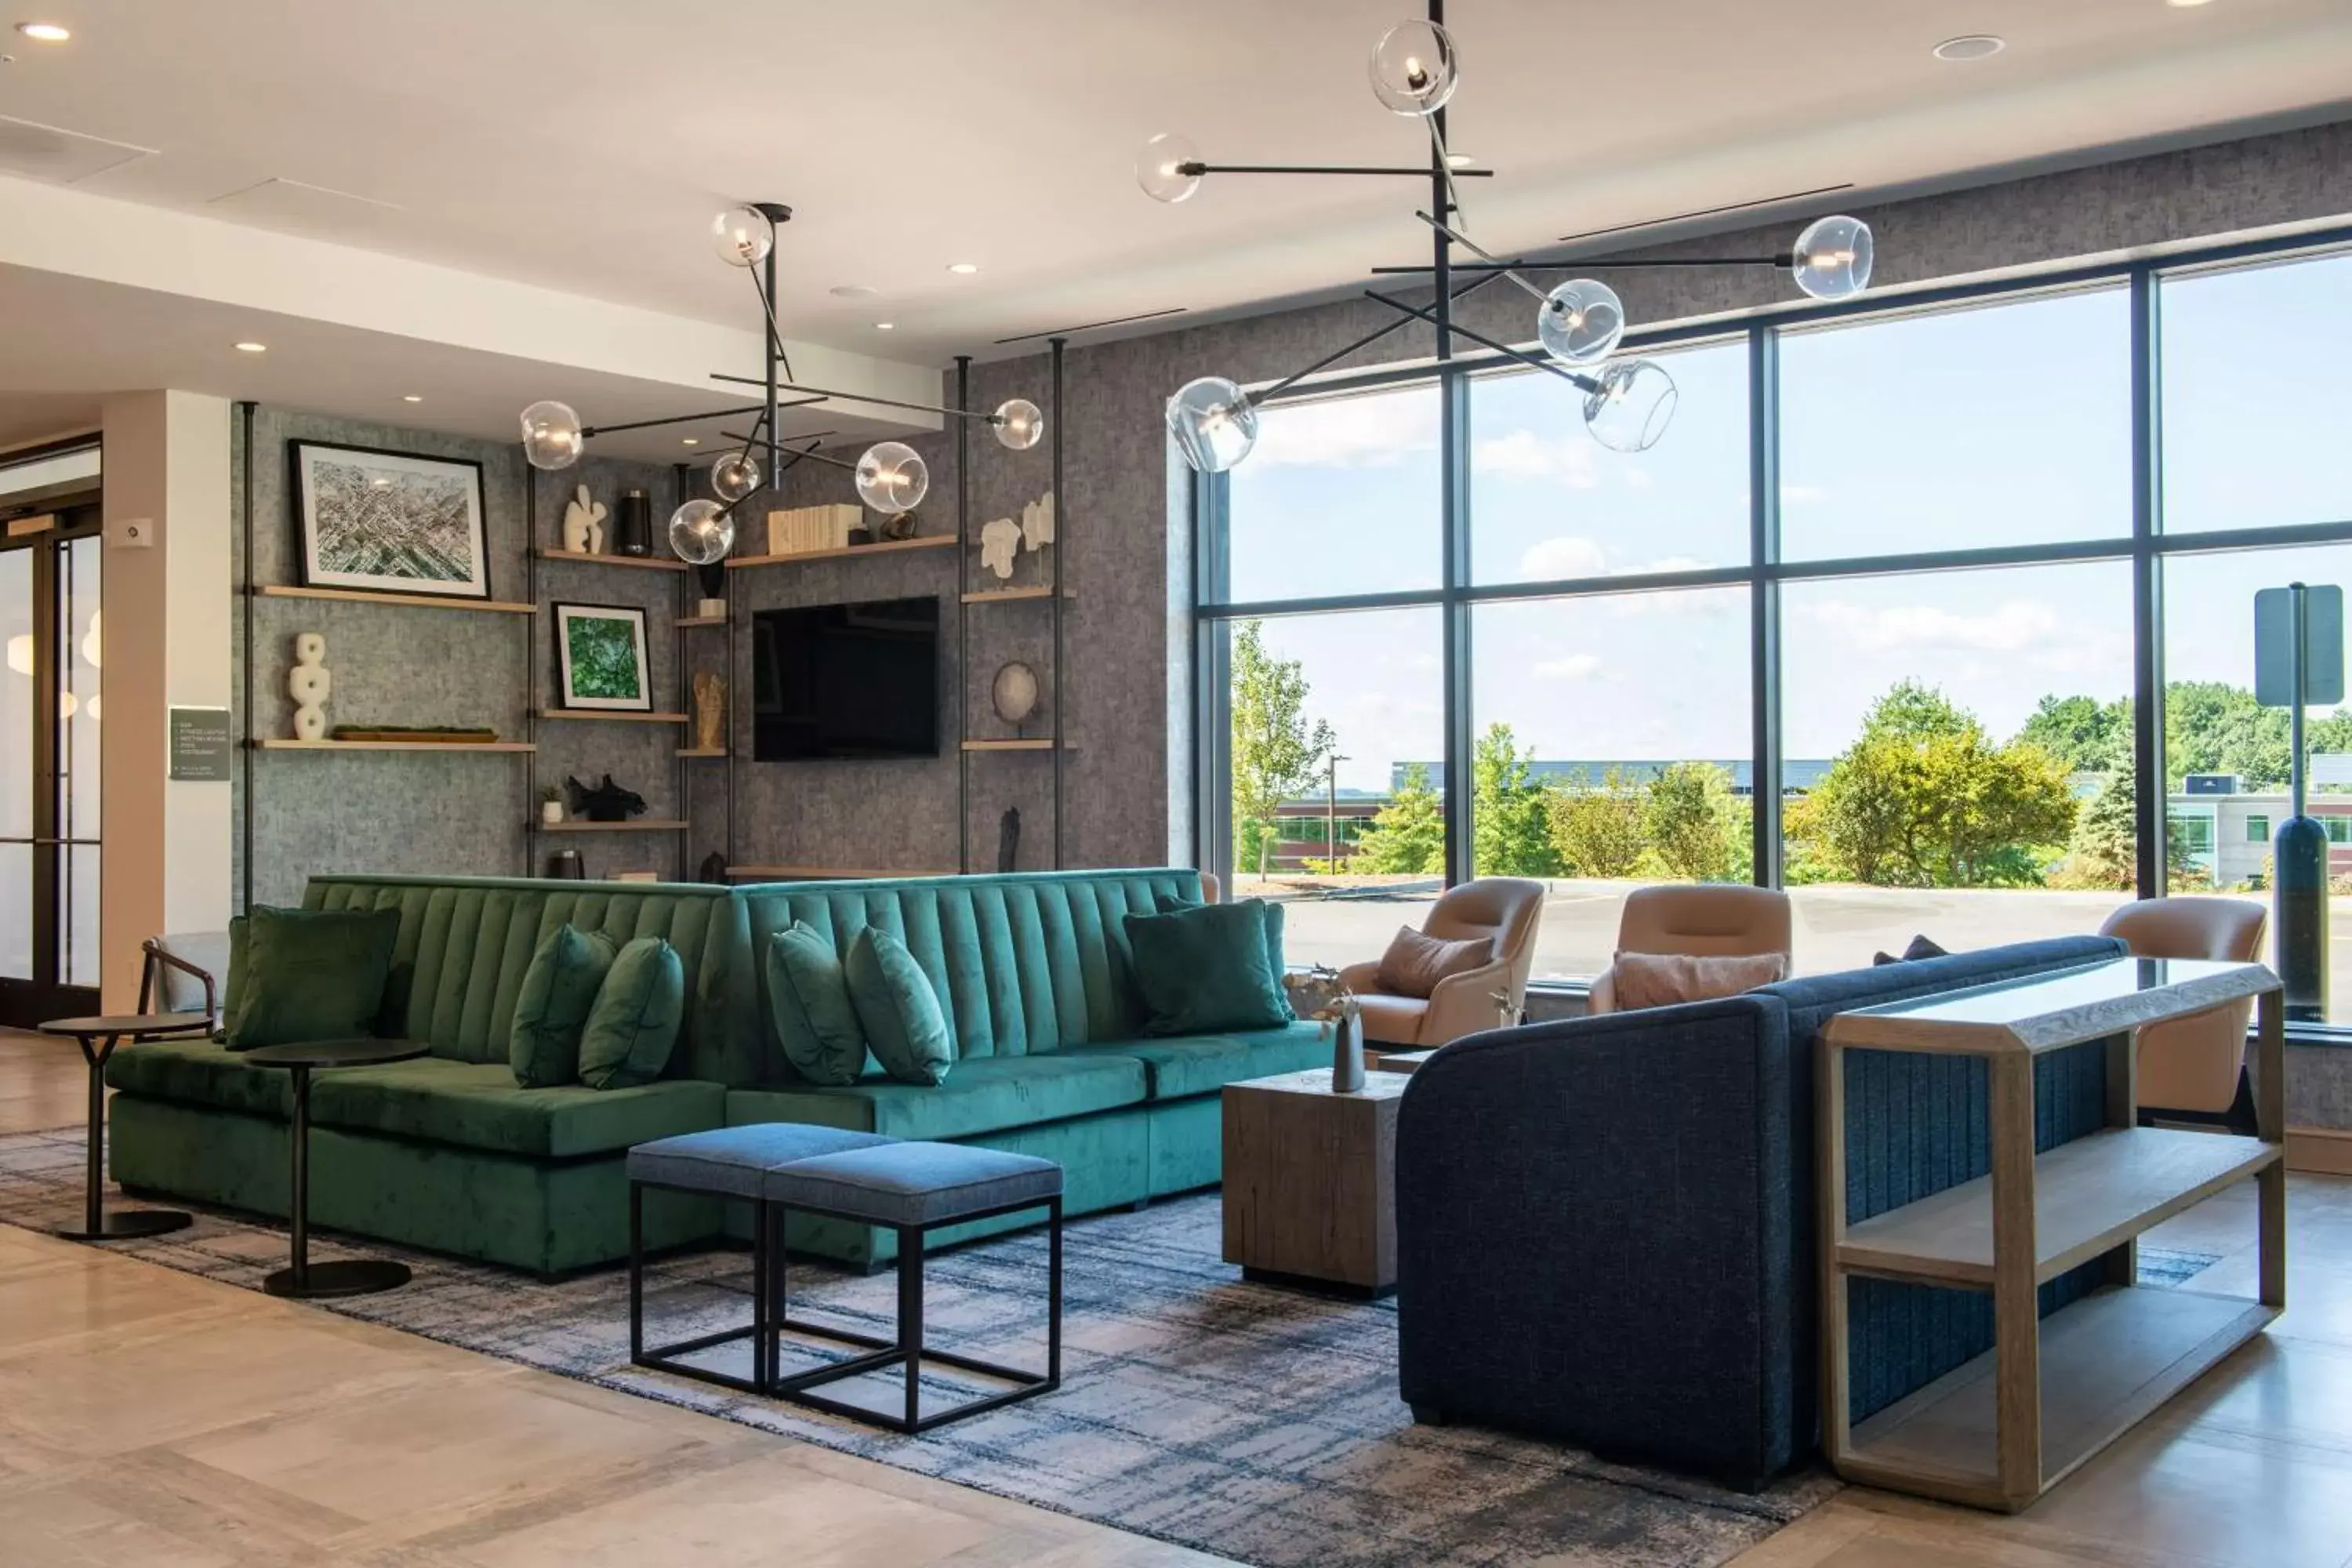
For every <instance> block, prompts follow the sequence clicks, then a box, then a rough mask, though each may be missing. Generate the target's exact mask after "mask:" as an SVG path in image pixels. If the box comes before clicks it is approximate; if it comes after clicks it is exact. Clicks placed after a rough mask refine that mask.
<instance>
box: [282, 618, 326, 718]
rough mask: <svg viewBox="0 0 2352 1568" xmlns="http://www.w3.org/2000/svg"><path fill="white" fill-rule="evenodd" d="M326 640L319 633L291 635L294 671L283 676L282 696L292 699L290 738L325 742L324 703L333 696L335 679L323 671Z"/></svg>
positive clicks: (324, 669) (289, 671) (323, 635)
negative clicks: (292, 725) (292, 712)
mask: <svg viewBox="0 0 2352 1568" xmlns="http://www.w3.org/2000/svg"><path fill="white" fill-rule="evenodd" d="M326 661H327V638H326V635H325V634H324V633H322V632H297V633H296V634H294V668H292V669H290V670H288V671H287V672H286V694H287V695H288V696H289V697H291V698H292V699H294V738H295V739H296V740H298V741H323V740H325V739H326V738H327V699H328V698H330V697H331V696H333V695H334V690H335V678H334V675H333V673H332V672H331V671H330V670H329V669H328V668H327V662H326Z"/></svg>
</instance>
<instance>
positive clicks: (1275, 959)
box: [1152, 893, 1298, 1019]
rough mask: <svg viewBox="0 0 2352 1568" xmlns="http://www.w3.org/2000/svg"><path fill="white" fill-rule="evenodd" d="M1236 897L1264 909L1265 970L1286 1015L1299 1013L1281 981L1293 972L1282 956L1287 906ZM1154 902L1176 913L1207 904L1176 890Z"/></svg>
mask: <svg viewBox="0 0 2352 1568" xmlns="http://www.w3.org/2000/svg"><path fill="white" fill-rule="evenodd" d="M1234 901H1235V902H1236V903H1244V904H1255V905H1256V906H1257V907H1258V908H1259V909H1260V910H1264V911H1265V914H1264V919H1265V972H1266V973H1267V974H1268V975H1270V976H1272V977H1273V980H1274V994H1276V996H1279V997H1281V998H1282V1016H1283V1017H1285V1018H1286V1019H1289V1018H1296V1017H1297V1016H1298V1015H1297V1012H1295V1011H1294V1010H1293V1009H1292V1007H1291V1005H1290V993H1289V992H1287V991H1286V990H1284V989H1283V984H1282V977H1283V976H1284V975H1286V974H1287V973H1290V966H1289V964H1288V963H1286V962H1285V961H1284V959H1283V956H1282V921H1283V909H1284V906H1283V905H1281V904H1276V903H1268V902H1267V901H1266V900H1264V899H1238V900H1234ZM1152 902H1153V904H1154V905H1155V906H1157V908H1158V909H1159V910H1160V913H1161V914H1163V915H1166V914H1173V913H1175V912H1176V911H1177V910H1197V909H1202V908H1205V907H1206V906H1205V905H1202V904H1198V903H1195V902H1193V901H1192V900H1190V899H1180V898H1178V897H1176V895H1175V894H1173V893H1161V894H1159V895H1158V896H1157V897H1155V898H1154V899H1153V900H1152Z"/></svg>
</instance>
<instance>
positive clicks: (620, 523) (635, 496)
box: [613, 490, 654, 555]
mask: <svg viewBox="0 0 2352 1568" xmlns="http://www.w3.org/2000/svg"><path fill="white" fill-rule="evenodd" d="M653 549H654V503H653V502H652V501H651V500H648V499H646V492H645V491H643V490H623V491H622V492H621V515H620V516H619V518H617V519H616V520H615V521H614V526H613V552H614V554H616V555H650V554H652V553H653Z"/></svg>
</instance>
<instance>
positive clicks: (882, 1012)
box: [841, 926, 955, 1084]
mask: <svg viewBox="0 0 2352 1568" xmlns="http://www.w3.org/2000/svg"><path fill="white" fill-rule="evenodd" d="M841 967H842V971H843V973H845V975H846V976H847V977H848V980H849V1000H850V1003H851V1005H854V1006H855V1007H856V1009H857V1021H858V1022H859V1023H861V1024H863V1025H865V1026H866V1044H867V1045H868V1046H870V1047H872V1048H873V1051H874V1059H875V1060H876V1061H878V1062H880V1063H881V1064H882V1070H883V1071H885V1072H887V1073H888V1074H889V1075H890V1076H891V1077H892V1078H895V1079H898V1080H899V1081H900V1082H902V1083H928V1084H940V1083H944V1082H946V1081H947V1076H948V1068H951V1067H953V1066H954V1065H955V1040H954V1038H953V1037H951V1036H950V1034H949V1033H948V1018H947V1015H946V1014H945V1013H942V1012H941V1011H940V998H939V993H937V992H935V991H933V990H932V989H931V982H930V977H929V975H927V974H925V973H923V966H922V965H921V964H919V963H916V962H915V955H914V954H913V953H911V952H908V951H907V944H906V943H905V942H900V941H899V940H898V938H897V937H895V936H892V935H891V934H890V933H889V932H888V931H880V930H877V928H875V927H873V926H867V927H866V929H865V930H863V931H859V932H858V933H857V938H856V941H854V942H851V943H850V944H849V957H848V958H847V959H845V961H843V963H842V966H841Z"/></svg>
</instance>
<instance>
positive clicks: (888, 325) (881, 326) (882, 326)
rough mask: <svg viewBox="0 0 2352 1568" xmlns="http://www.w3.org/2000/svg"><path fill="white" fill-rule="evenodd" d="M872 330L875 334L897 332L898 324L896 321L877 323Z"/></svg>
mask: <svg viewBox="0 0 2352 1568" xmlns="http://www.w3.org/2000/svg"><path fill="white" fill-rule="evenodd" d="M874 330H875V331H877V332H893V331H898V322H896V321H877V322H875V323H874Z"/></svg>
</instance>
